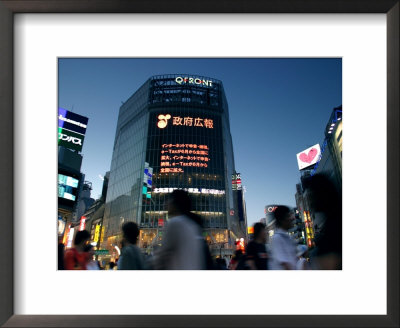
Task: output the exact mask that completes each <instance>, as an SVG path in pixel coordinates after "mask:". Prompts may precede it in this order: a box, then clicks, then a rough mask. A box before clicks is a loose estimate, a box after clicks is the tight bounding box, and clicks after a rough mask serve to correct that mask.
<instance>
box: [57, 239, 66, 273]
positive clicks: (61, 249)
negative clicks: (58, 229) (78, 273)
mask: <svg viewBox="0 0 400 328" xmlns="http://www.w3.org/2000/svg"><path fill="white" fill-rule="evenodd" d="M64 249H65V247H64V244H63V243H62V237H58V248H57V250H58V257H57V262H58V270H64Z"/></svg>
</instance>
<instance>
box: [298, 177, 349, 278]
mask: <svg viewBox="0 0 400 328" xmlns="http://www.w3.org/2000/svg"><path fill="white" fill-rule="evenodd" d="M304 189H305V193H306V198H307V199H309V206H310V210H311V211H312V212H313V214H314V215H315V216H318V217H320V218H323V219H322V222H323V223H322V226H321V230H320V232H319V233H318V234H316V236H315V246H316V247H315V249H314V251H313V253H312V261H311V263H312V268H313V269H316V270H341V269H342V197H341V194H340V193H339V192H338V191H337V189H336V188H335V186H334V185H333V183H332V182H331V180H330V179H329V178H328V177H327V176H325V175H322V174H316V175H313V176H312V177H309V178H308V179H306V180H305V181H304Z"/></svg>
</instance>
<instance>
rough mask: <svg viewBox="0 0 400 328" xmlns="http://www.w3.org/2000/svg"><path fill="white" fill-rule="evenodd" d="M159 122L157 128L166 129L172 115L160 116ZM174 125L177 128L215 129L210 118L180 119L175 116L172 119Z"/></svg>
mask: <svg viewBox="0 0 400 328" xmlns="http://www.w3.org/2000/svg"><path fill="white" fill-rule="evenodd" d="M157 118H158V120H159V121H158V122H157V127H158V128H160V129H164V128H166V127H167V125H168V120H169V119H171V115H170V114H165V115H164V114H160V115H158V117H157ZM172 125H175V126H180V125H181V126H196V127H202V128H207V129H213V128H214V121H213V120H212V119H209V118H201V117H195V118H193V117H180V116H174V117H172Z"/></svg>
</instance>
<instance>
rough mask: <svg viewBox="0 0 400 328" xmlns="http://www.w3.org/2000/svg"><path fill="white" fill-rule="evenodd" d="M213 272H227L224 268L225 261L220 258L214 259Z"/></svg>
mask: <svg viewBox="0 0 400 328" xmlns="http://www.w3.org/2000/svg"><path fill="white" fill-rule="evenodd" d="M215 270H228V268H227V267H226V261H225V260H224V259H223V258H222V257H218V258H216V259H215Z"/></svg>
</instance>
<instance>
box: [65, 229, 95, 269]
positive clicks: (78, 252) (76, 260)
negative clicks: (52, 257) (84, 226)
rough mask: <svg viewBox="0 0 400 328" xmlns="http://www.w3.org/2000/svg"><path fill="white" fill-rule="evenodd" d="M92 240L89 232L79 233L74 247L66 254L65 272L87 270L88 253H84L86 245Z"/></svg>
mask: <svg viewBox="0 0 400 328" xmlns="http://www.w3.org/2000/svg"><path fill="white" fill-rule="evenodd" d="M89 239H90V233H89V232H88V231H87V230H82V231H78V232H77V234H76V236H75V239H74V246H75V247H72V248H70V249H68V250H67V251H66V252H65V256H64V269H65V270H86V264H87V261H88V253H87V252H85V251H84V248H85V246H86V244H87V243H88V241H89Z"/></svg>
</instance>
